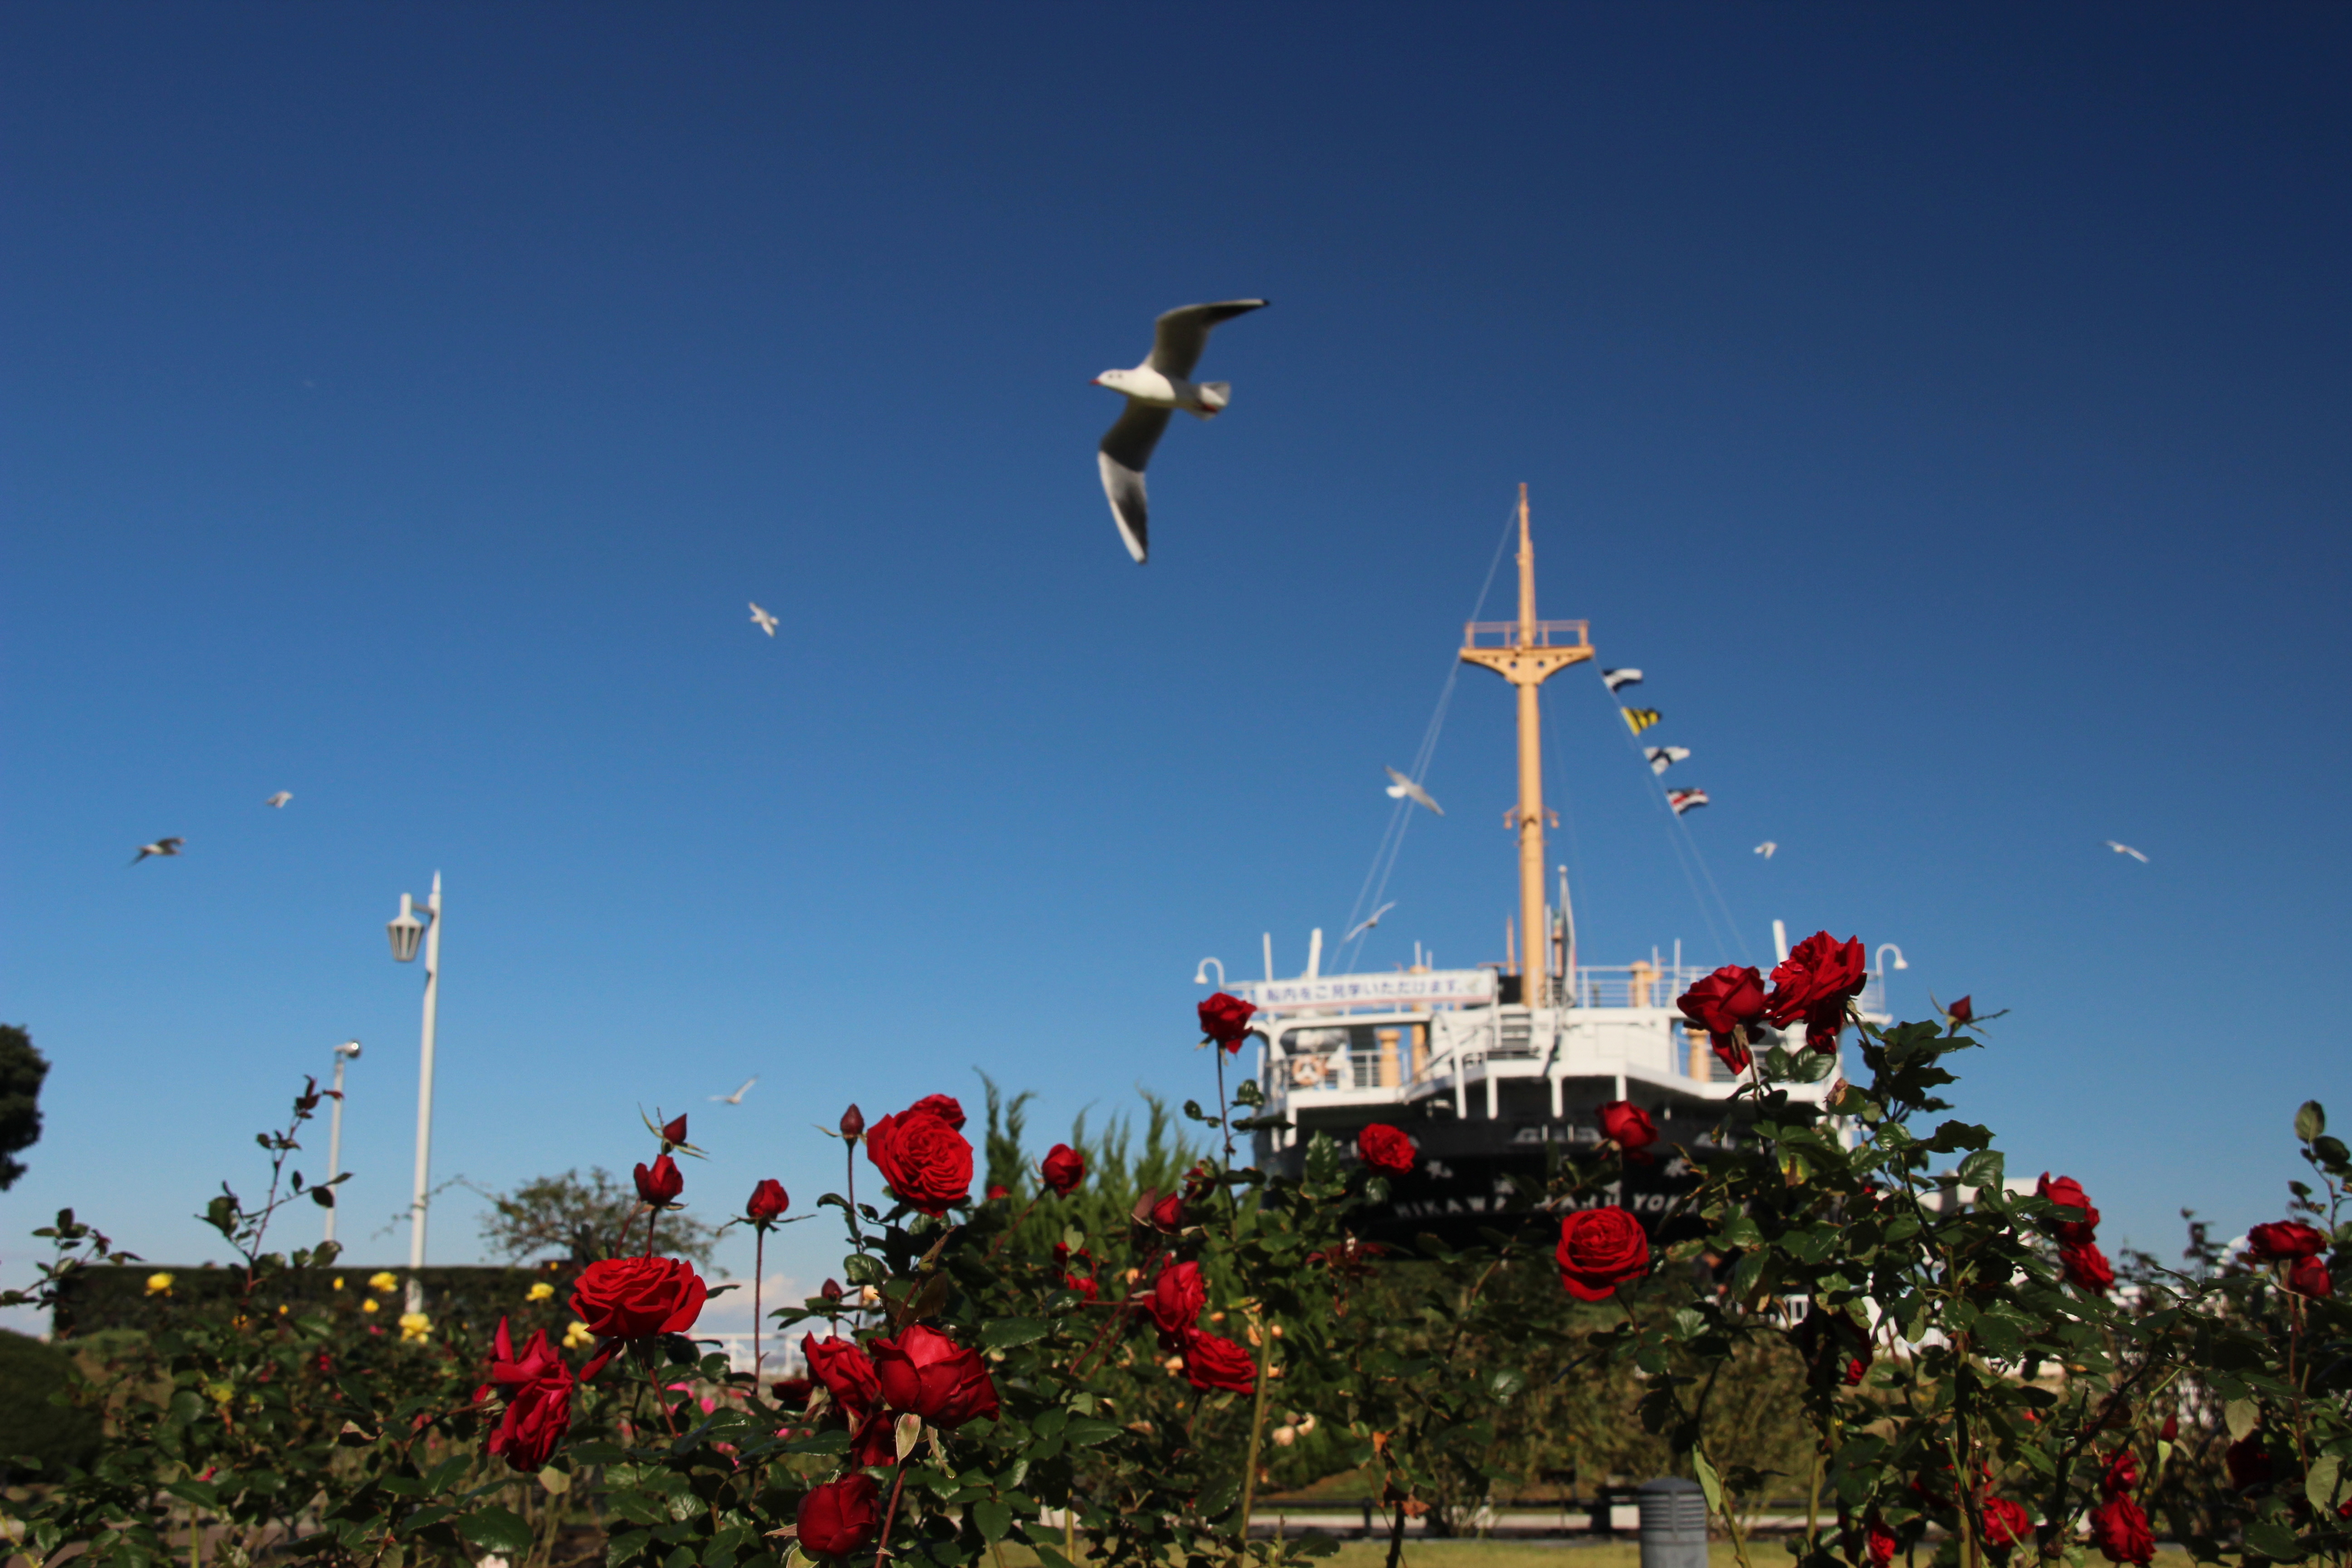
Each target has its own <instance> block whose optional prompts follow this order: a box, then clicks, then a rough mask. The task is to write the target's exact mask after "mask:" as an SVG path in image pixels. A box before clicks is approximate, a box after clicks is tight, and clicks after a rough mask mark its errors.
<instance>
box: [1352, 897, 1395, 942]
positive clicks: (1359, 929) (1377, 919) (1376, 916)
mask: <svg viewBox="0 0 2352 1568" xmlns="http://www.w3.org/2000/svg"><path fill="white" fill-rule="evenodd" d="M1394 908H1396V900H1394V899H1391V900H1389V901H1388V902H1387V903H1385V904H1382V905H1381V907H1380V908H1379V909H1376V910H1373V911H1372V918H1371V919H1370V920H1368V921H1364V922H1363V923H1362V924H1360V925H1357V926H1353V927H1350V928H1349V931H1348V934H1347V935H1345V936H1343V937H1341V938H1340V939H1339V940H1340V941H1341V942H1353V941H1355V940H1356V938H1357V937H1358V936H1360V935H1361V934H1362V933H1363V932H1365V931H1370V930H1371V929H1372V928H1373V927H1374V926H1376V925H1378V924H1380V923H1381V916H1382V915H1384V914H1386V913H1388V912H1389V911H1390V910H1392V909H1394Z"/></svg>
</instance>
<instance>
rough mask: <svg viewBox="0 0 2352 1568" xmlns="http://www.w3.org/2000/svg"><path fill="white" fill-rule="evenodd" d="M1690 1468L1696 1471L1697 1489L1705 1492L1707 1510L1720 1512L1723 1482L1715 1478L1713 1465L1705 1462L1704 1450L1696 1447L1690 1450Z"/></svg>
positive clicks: (1721, 1508) (1721, 1509)
mask: <svg viewBox="0 0 2352 1568" xmlns="http://www.w3.org/2000/svg"><path fill="white" fill-rule="evenodd" d="M1691 1468H1692V1469H1694V1470H1696V1471H1697V1472H1698V1489H1699V1490H1701V1491H1703V1492H1705V1493H1706V1507H1707V1511H1708V1512H1710V1513H1721V1512H1722V1511H1723V1482H1722V1481H1720V1480H1718V1479H1717V1478H1716V1474H1715V1467H1714V1466H1713V1465H1710V1464H1708V1463H1707V1462H1706V1452H1705V1451H1704V1450H1702V1449H1698V1448H1693V1449H1692V1450H1691Z"/></svg>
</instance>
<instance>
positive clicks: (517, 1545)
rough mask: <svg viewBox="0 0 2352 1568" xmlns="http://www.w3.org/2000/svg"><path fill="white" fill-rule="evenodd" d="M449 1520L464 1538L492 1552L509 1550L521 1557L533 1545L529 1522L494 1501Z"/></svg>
mask: <svg viewBox="0 0 2352 1568" xmlns="http://www.w3.org/2000/svg"><path fill="white" fill-rule="evenodd" d="M450 1522H451V1523H452V1524H454V1525H456V1526H457V1533H458V1534H460V1535H462V1536H464V1537H465V1538H466V1539H467V1540H468V1541H470V1542H473V1543H474V1544H475V1545H477V1546H487V1547H488V1548H490V1549H491V1550H492V1551H494V1552H511V1553H513V1554H514V1555H515V1556H517V1557H520V1556H522V1555H523V1554H524V1553H526V1552H529V1551H530V1549H531V1546H532V1545H533V1542H532V1539H531V1533H530V1525H528V1524H525V1523H524V1522H523V1520H522V1515H520V1514H519V1513H517V1512H515V1511H514V1510H512V1509H508V1508H500V1507H499V1506H498V1504H496V1503H492V1504H491V1505H490V1506H489V1507H488V1508H485V1509H477V1510H475V1511H474V1512H472V1513H469V1514H467V1515H465V1516H464V1517H462V1518H460V1519H456V1520H452V1521H450Z"/></svg>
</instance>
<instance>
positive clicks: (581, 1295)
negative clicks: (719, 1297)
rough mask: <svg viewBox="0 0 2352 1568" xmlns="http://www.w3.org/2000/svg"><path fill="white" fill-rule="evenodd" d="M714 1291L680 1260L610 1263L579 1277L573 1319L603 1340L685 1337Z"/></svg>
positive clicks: (574, 1291) (612, 1260)
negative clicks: (580, 1322)
mask: <svg viewBox="0 0 2352 1568" xmlns="http://www.w3.org/2000/svg"><path fill="white" fill-rule="evenodd" d="M709 1294H710V1288H709V1286H707V1285H705V1284H704V1283H703V1282H702V1279H701V1277H700V1276H699V1275H698V1274H696V1273H695V1271H694V1268H693V1266H692V1265H691V1264H688V1263H681V1262H679V1261H678V1260H677V1258H604V1259H602V1260H600V1261H598V1262H595V1263H592V1264H590V1265H589V1266H588V1267H587V1268H583V1269H582V1270H581V1272H580V1281H579V1283H578V1284H577V1285H575V1286H574V1287H573V1288H572V1316H574V1317H576V1318H578V1319H579V1320H580V1321H582V1322H583V1323H586V1324H587V1325H588V1331H589V1332H590V1333H592V1334H594V1335H595V1336H596V1337H597V1338H598V1339H600V1340H643V1339H650V1338H652V1337H653V1336H654V1335H656V1334H681V1333H684V1332H685V1331H687V1330H688V1329H690V1328H692V1327H694V1321H695V1320H696V1319H697V1318H698V1317H700V1316H702V1303H703V1301H704V1300H705V1299H707V1298H708V1297H709Z"/></svg>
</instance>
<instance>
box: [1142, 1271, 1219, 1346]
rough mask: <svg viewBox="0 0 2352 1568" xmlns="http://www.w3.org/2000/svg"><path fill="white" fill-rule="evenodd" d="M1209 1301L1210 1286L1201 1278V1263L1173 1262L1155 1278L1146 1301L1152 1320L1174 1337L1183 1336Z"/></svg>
mask: <svg viewBox="0 0 2352 1568" xmlns="http://www.w3.org/2000/svg"><path fill="white" fill-rule="evenodd" d="M1208 1304H1209V1288H1208V1287H1207V1286H1206V1285H1204V1284H1202V1282H1201V1266H1200V1265H1199V1264H1197V1263H1189V1262H1188V1263H1171V1264H1169V1265H1168V1266H1167V1267H1166V1268H1162V1269H1161V1270H1160V1278H1159V1279H1155V1280H1153V1281H1152V1282H1151V1295H1150V1299H1149V1300H1148V1301H1147V1302H1146V1305H1147V1306H1148V1307H1150V1310H1151V1321H1153V1322H1154V1323H1156V1324H1158V1325H1159V1327H1160V1332H1161V1333H1162V1334H1165V1335H1167V1336H1168V1337H1169V1338H1171V1339H1176V1338H1180V1337H1181V1336H1182V1335H1183V1334H1185V1333H1186V1332H1188V1331H1190V1330H1191V1329H1192V1325H1193V1324H1194V1322H1196V1321H1198V1320H1199V1318H1200V1316H1201V1313H1202V1310H1203V1309H1204V1308H1206V1307H1207V1306H1208Z"/></svg>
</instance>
